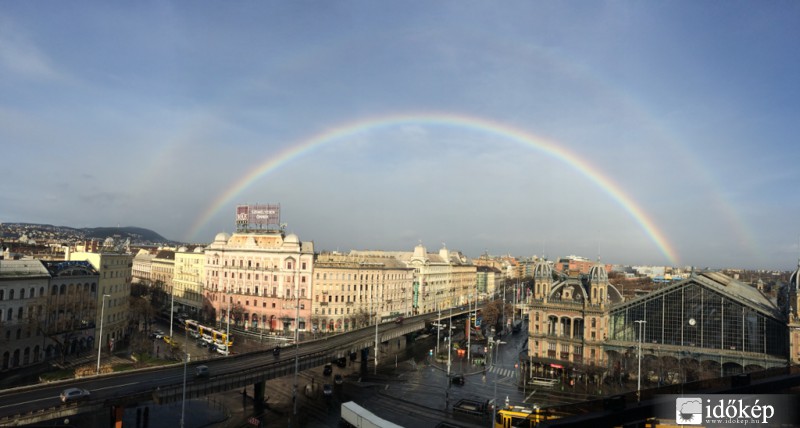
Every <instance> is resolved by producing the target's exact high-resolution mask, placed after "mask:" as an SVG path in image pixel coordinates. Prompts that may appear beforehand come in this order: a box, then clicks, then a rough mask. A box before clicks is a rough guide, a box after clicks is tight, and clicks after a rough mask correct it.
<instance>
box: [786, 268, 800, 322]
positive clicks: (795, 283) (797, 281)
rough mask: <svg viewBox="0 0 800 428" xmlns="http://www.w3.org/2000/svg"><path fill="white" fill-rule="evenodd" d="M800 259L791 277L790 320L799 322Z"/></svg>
mask: <svg viewBox="0 0 800 428" xmlns="http://www.w3.org/2000/svg"><path fill="white" fill-rule="evenodd" d="M797 287H800V259H798V260H797V269H796V270H795V271H794V273H793V274H792V276H791V277H789V290H788V291H789V293H788V294H789V296H788V297H789V302H788V303H789V320H790V321H795V322H797V321H796V320H797V316H798V315H797V308H799V307H800V290H798V288H797Z"/></svg>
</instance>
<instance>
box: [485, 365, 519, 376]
mask: <svg viewBox="0 0 800 428" xmlns="http://www.w3.org/2000/svg"><path fill="white" fill-rule="evenodd" d="M489 372H490V373H495V374H497V375H498V376H502V377H514V376H516V374H517V371H516V370H514V369H506V368H503V367H491V368H489Z"/></svg>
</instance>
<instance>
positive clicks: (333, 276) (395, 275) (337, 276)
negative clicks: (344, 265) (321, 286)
mask: <svg viewBox="0 0 800 428" xmlns="http://www.w3.org/2000/svg"><path fill="white" fill-rule="evenodd" d="M314 279H317V280H319V279H320V277H319V272H317V274H316V276H315V278H314ZM322 279H323V280H325V279H328V273H327V272H323V273H322ZM330 279H331V280H336V281H352V280H356V279H357V280H361V281H365V280H366V281H374V280H376V279H383V280H395V279H411V277H409V276H408V275H406V274H402V273H389V274H386V273H385V274H383V275H381V274H363V273H362V274H360V275H358V274H352V273H348V274H347V276H346V277H345V274H344V273H331V274H330Z"/></svg>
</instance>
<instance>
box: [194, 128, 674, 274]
mask: <svg viewBox="0 0 800 428" xmlns="http://www.w3.org/2000/svg"><path fill="white" fill-rule="evenodd" d="M400 125H429V126H452V127H458V128H460V129H468V130H474V131H479V132H485V133H488V134H492V135H497V136H501V137H504V138H507V139H508V140H511V141H514V142H517V143H520V144H522V145H523V146H528V147H532V148H534V149H536V150H539V151H542V152H544V153H546V154H548V155H550V156H552V157H553V158H555V159H558V160H560V161H562V162H564V163H565V164H567V165H569V166H571V167H572V168H574V169H575V170H576V171H578V172H579V173H581V174H583V175H584V176H585V177H586V178H588V179H589V180H591V181H592V182H594V183H595V184H596V185H597V186H598V187H600V189H602V190H603V191H604V192H605V193H606V194H608V195H609V196H610V197H611V198H612V199H614V200H615V201H616V202H617V203H618V204H619V205H620V206H621V207H622V208H624V209H625V210H626V211H627V212H628V213H629V214H630V215H631V217H633V219H634V220H635V221H636V222H637V223H638V224H639V226H640V227H641V228H642V230H644V232H645V233H646V234H647V236H648V237H649V238H650V240H651V241H652V242H653V243H654V244H655V245H656V246H657V247H658V249H659V251H661V253H662V254H663V255H664V256H665V257H666V258H667V260H668V261H669V262H670V263H671V264H672V265H673V266H674V265H677V257H676V255H675V251H674V250H673V249H672V246H671V245H670V244H669V242H668V241H667V239H666V238H665V236H664V234H663V233H662V232H661V231H660V230H659V229H658V228H657V227H656V226H655V223H654V222H653V221H652V220H651V219H650V218H648V216H647V215H646V214H645V211H644V210H643V209H642V208H641V207H640V206H638V205H637V204H636V203H635V202H634V200H633V199H632V198H631V197H630V196H628V195H627V194H626V193H625V192H624V191H623V190H622V189H621V188H620V187H619V186H618V185H617V184H616V183H614V182H613V181H612V180H611V179H610V178H608V177H606V176H605V175H604V174H602V172H601V171H600V170H599V169H598V168H596V167H595V166H593V165H591V164H589V163H588V162H586V161H585V160H583V159H581V158H580V157H578V156H577V155H576V154H574V153H572V152H570V151H569V150H567V149H566V148H564V147H561V146H559V145H557V144H555V143H554V142H552V141H549V140H547V139H545V138H542V137H539V136H536V135H533V134H530V133H527V132H525V131H522V130H520V129H517V128H514V127H511V126H508V125H505V124H502V123H498V122H494V121H490V120H486V119H483V118H478V117H472V116H465V115H455V114H449V113H425V114H416V113H415V114H394V115H387V116H378V117H370V118H367V119H362V120H358V121H353V122H349V123H345V124H342V125H340V126H336V127H334V128H330V129H327V130H325V131H322V132H320V133H317V134H315V135H313V136H311V137H310V138H307V139H305V140H302V141H300V142H298V143H296V144H292V145H290V146H287V147H286V148H284V149H283V150H282V151H281V152H279V153H278V154H275V155H273V156H270V157H269V158H267V159H266V160H265V161H264V162H262V163H260V164H258V165H257V166H256V167H255V168H253V169H252V170H250V171H249V172H247V173H246V174H244V175H243V176H242V177H241V178H240V179H239V180H237V181H236V182H235V183H234V184H233V185H232V186H231V187H230V188H228V190H226V191H225V192H224V193H223V194H222V195H220V196H219V197H218V198H217V199H216V200H215V201H214V203H212V204H211V205H210V206H209V208H208V209H207V210H206V211H205V212H204V213H203V214H202V215H201V216H200V217H199V218H198V219H197V220H196V221H195V222H194V224H193V225H192V227H191V229H190V230H189V237H190V238H195V235H196V234H197V232H198V231H199V230H200V229H201V228H202V227H203V226H205V225H206V224H207V223H208V222H209V220H210V219H211V217H213V216H214V215H215V214H216V213H217V212H219V211H220V210H221V209H222V208H223V207H225V206H228V205H230V204H231V202H232V201H233V199H234V198H235V197H236V196H237V195H239V194H240V193H241V192H242V191H244V190H245V189H246V188H247V187H249V186H250V185H252V184H253V183H254V182H256V181H258V180H259V179H260V178H261V177H263V176H265V175H267V174H269V173H270V172H272V171H275V170H276V169H278V168H280V167H281V166H283V165H286V164H288V163H290V162H291V161H293V160H294V159H297V158H299V157H301V156H304V155H306V154H308V153H311V152H313V151H314V150H315V149H317V148H319V147H322V146H324V145H326V144H333V143H335V142H337V141H341V140H343V139H345V138H347V137H351V136H353V135H356V134H359V133H363V132H367V131H372V130H377V129H381V128H389V127H395V126H400ZM231 209H232V208H231ZM231 212H233V211H231Z"/></svg>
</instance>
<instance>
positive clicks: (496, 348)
mask: <svg viewBox="0 0 800 428" xmlns="http://www.w3.org/2000/svg"><path fill="white" fill-rule="evenodd" d="M489 343H492V342H491V341H489ZM505 343H506V342H501V341H500V339H497V340H495V341H494V353H495V356H494V358H493V359H492V367H494V365H495V361H497V353H498V351H499V349H500V345H503V344H505ZM491 355H492V354H491V350H490V352H489V356H491ZM499 376H500V374H499V373H498V372H497V371H495V372H494V396H493V398H492V403H493V404H492V426H494V422H495V421H496V420H497V378H498V377H499Z"/></svg>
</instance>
